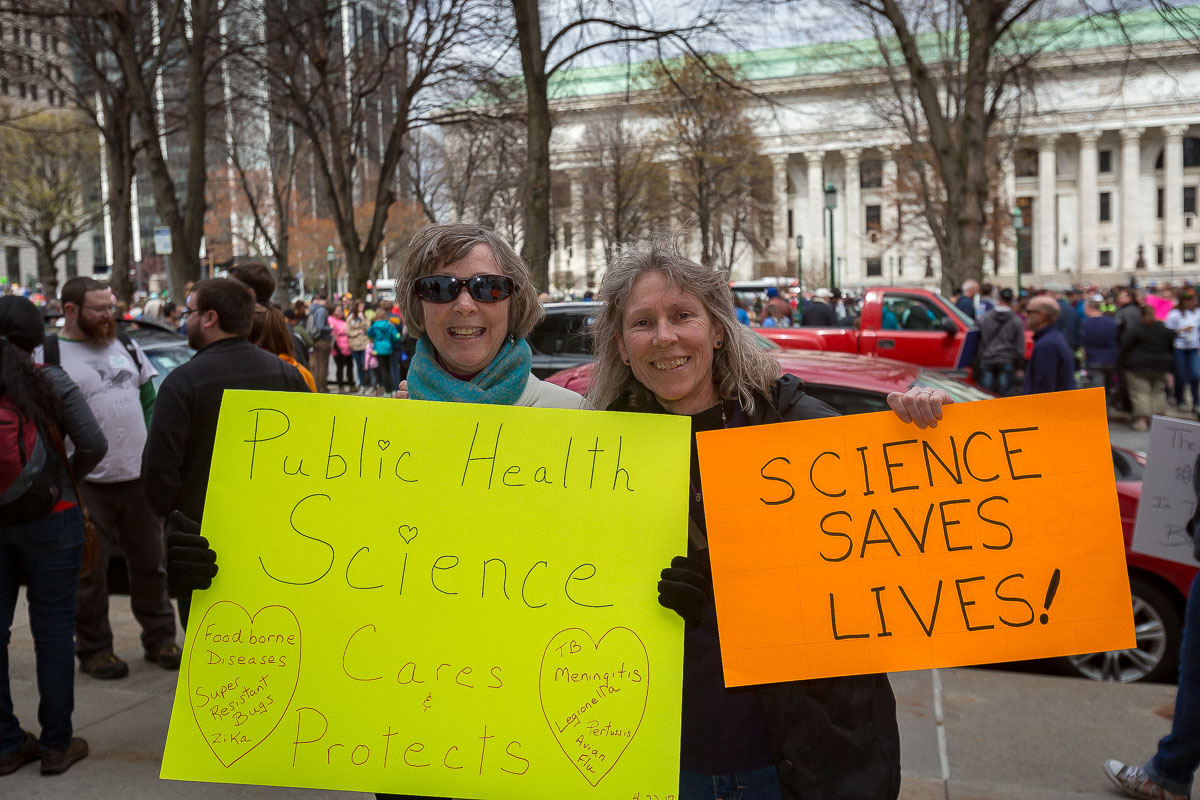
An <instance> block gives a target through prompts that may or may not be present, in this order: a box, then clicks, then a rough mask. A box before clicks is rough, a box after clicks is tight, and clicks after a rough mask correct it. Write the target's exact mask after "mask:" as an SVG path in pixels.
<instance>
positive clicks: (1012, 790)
mask: <svg viewBox="0 0 1200 800" xmlns="http://www.w3.org/2000/svg"><path fill="white" fill-rule="evenodd" d="M1145 437H1146V435H1145V434H1134V433H1132V432H1130V431H1128V429H1127V428H1125V427H1124V426H1119V425H1114V429H1113V433H1112V438H1113V440H1114V442H1116V443H1119V444H1122V445H1124V446H1127V447H1139V446H1141V447H1144V445H1145ZM113 620H114V628H115V633H116V636H117V652H118V653H119V654H120V655H122V656H123V657H124V658H126V659H127V660H129V665H130V670H131V674H130V676H129V678H127V679H125V680H119V681H113V682H102V681H96V680H93V679H91V678H88V677H84V676H80V677H79V678H78V680H77V683H76V686H77V692H76V712H75V725H76V730H77V732H78V733H79V734H80V735H82V736H84V737H85V738H87V739H88V741H89V742H90V744H91V747H92V755H91V756H90V757H89V758H88V759H86V760H84V761H82V762H80V763H79V764H78V765H76V766H75V767H74V768H72V769H71V771H70V772H68V773H67V774H65V775H63V776H59V777H54V778H42V777H41V776H40V775H39V774H38V772H37V769H36V766H29V767H26V768H24V769H22V770H21V771H20V772H18V773H16V774H14V775H11V776H9V777H6V778H0V789H2V791H0V797H3V798H20V800H41V798H55V799H56V800H57V799H58V798H70V797H88V798H98V799H99V800H143V799H144V798H160V797H170V798H171V799H172V800H191V799H192V798H196V799H197V800H211V798H213V797H214V796H216V797H220V798H231V799H232V800H241V798H280V799H281V800H283V799H285V798H320V797H334V796H337V797H369V795H361V794H349V793H336V792H320V791H306V790H297V789H277V788H271V787H255V786H232V785H222V786H220V787H219V788H218V790H217V792H216V793H215V794H214V789H213V787H212V786H211V785H207V784H198V783H178V782H169V783H168V782H165V781H160V780H159V779H158V765H159V759H160V758H161V755H162V748H163V743H164V741H165V739H166V732H167V721H168V714H169V712H170V707H171V703H172V697H173V693H174V688H175V680H176V677H177V676H176V673H169V672H164V671H163V670H161V669H159V668H158V667H157V666H154V665H151V664H147V663H145V662H144V661H142V660H141V659H140V652H141V648H140V646H139V644H138V639H137V627H136V624H135V623H134V622H133V619H132V617H131V615H130V613H129V604H128V598H126V597H116V598H114V600H113ZM10 659H11V670H12V686H13V694H14V696H15V700H16V706H17V713H18V715H19V716H20V717H21V719H22V720H23V721H24V722H25V723H26V725H27V726H31V725H35V724H36V723H35V720H36V712H35V706H36V697H37V695H36V690H35V686H34V682H33V644H32V641H31V639H30V635H29V629H28V623H27V619H26V611H25V608H24V605H23V604H22V605H20V606H19V607H18V609H17V617H16V621H15V624H14V630H13V643H12V645H11V647H10ZM893 685H894V686H895V688H896V694H897V700H898V706H899V717H900V726H901V736H902V751H903V755H902V759H903V770H904V784H903V789H902V792H901V796H902V797H903V798H905V800H989V799H995V800H1002V799H1003V800H1025V799H1026V798H1030V799H1032V798H1039V799H1040V800H1060V799H1061V800H1066V799H1067V798H1106V797H1107V798H1115V797H1117V796H1118V795H1117V794H1115V793H1114V792H1113V791H1111V790H1110V789H1109V788H1108V783H1107V780H1106V779H1105V777H1104V775H1103V772H1102V770H1101V765H1102V764H1103V762H1104V759H1106V758H1110V757H1113V758H1121V759H1125V760H1129V761H1137V762H1141V761H1143V760H1144V759H1145V758H1146V757H1147V756H1148V755H1149V754H1151V753H1152V752H1153V748H1154V746H1155V743H1156V742H1157V740H1158V739H1159V737H1161V736H1162V735H1163V734H1164V733H1165V732H1166V731H1167V730H1168V728H1169V725H1170V721H1169V718H1170V714H1171V710H1172V703H1173V700H1174V694H1175V692H1174V687H1172V686H1165V685H1117V684H1100V683H1093V682H1090V681H1085V680H1081V679H1074V678H1064V677H1057V676H1053V675H1049V674H1028V673H1024V672H1019V671H1014V670H1007V669H1005V670H1001V669H951V670H937V671H921V672H909V673H900V674H896V675H894V676H893Z"/></svg>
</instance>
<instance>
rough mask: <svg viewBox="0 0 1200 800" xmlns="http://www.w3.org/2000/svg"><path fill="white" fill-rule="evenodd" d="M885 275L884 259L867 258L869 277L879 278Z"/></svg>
mask: <svg viewBox="0 0 1200 800" xmlns="http://www.w3.org/2000/svg"><path fill="white" fill-rule="evenodd" d="M882 275H883V259H881V258H868V259H867V277H868V278H878V277H881V276H882Z"/></svg>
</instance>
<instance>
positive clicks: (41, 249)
mask: <svg viewBox="0 0 1200 800" xmlns="http://www.w3.org/2000/svg"><path fill="white" fill-rule="evenodd" d="M54 244H55V243H54V237H53V236H52V235H51V232H50V231H44V232H43V233H42V237H41V241H40V242H38V245H37V247H36V248H35V250H37V272H38V282H39V283H41V284H42V291H43V292H44V293H45V295H46V297H58V272H57V270H55V269H54Z"/></svg>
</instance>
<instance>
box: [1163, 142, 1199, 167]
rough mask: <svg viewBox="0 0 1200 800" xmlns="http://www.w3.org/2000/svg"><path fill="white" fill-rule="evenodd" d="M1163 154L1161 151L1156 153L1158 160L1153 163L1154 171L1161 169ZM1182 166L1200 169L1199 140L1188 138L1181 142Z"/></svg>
mask: <svg viewBox="0 0 1200 800" xmlns="http://www.w3.org/2000/svg"><path fill="white" fill-rule="evenodd" d="M1164 156H1165V153H1164V152H1163V151H1162V150H1159V151H1158V158H1157V159H1155V161H1154V168H1155V169H1162V168H1163V157H1164ZM1183 166H1184V168H1185V169H1186V168H1187V167H1200V138H1196V137H1195V136H1189V137H1187V138H1186V139H1184V140H1183Z"/></svg>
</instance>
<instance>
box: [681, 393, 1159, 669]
mask: <svg viewBox="0 0 1200 800" xmlns="http://www.w3.org/2000/svg"><path fill="white" fill-rule="evenodd" d="M697 438H698V441H699V451H700V463H701V473H702V477H703V481H704V500H705V515H706V518H707V523H708V535H709V541H710V547H711V549H712V564H713V583H714V592H715V595H716V601H717V619H718V624H719V626H720V632H721V658H722V662H723V665H724V670H725V683H726V685H728V686H743V685H747V684H757V683H772V682H776V681H785V680H795V679H804V678H821V677H829V676H835V675H856V674H864V673H873V672H889V671H898V670H911V669H926V668H930V667H951V666H962V665H967V664H983V663H990V662H997V661H1009V660H1020V659H1029V658H1042V657H1046V656H1057V655H1068V654H1073V653H1088V652H1095V651H1101V650H1114V649H1119V648H1125V647H1132V646H1133V645H1134V641H1135V640H1134V632H1133V617H1132V613H1131V610H1130V609H1131V605H1130V596H1129V579H1128V576H1127V573H1126V568H1125V551H1124V541H1123V539H1122V534H1121V521H1120V512H1119V510H1118V508H1117V496H1116V487H1115V479H1114V474H1113V466H1112V454H1111V452H1110V449H1109V440H1108V427H1107V418H1106V415H1105V409H1104V396H1103V392H1102V390H1100V389H1094V390H1084V391H1075V392H1063V393H1059V394H1050V395H1037V396H1030V397H1020V398H1012V399H1005V400H988V401H985V402H977V403H967V404H962V405H952V406H948V407H947V408H946V409H945V419H944V420H942V422H940V423H939V425H938V427H937V428H931V429H926V430H921V429H919V428H917V427H915V426H913V425H906V424H904V423H902V422H900V420H899V418H898V417H896V415H895V414H893V413H891V412H890V411H889V412H883V413H879V414H868V415H856V416H852V417H834V418H829V419H821V420H810V421H806V422H793V423H786V424H781V425H770V426H762V427H755V428H740V429H736V430H728V431H714V432H711V433H702V434H700V435H699V436H698V437H697Z"/></svg>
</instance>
